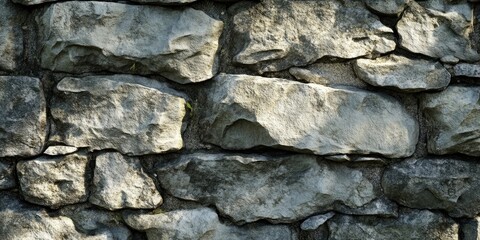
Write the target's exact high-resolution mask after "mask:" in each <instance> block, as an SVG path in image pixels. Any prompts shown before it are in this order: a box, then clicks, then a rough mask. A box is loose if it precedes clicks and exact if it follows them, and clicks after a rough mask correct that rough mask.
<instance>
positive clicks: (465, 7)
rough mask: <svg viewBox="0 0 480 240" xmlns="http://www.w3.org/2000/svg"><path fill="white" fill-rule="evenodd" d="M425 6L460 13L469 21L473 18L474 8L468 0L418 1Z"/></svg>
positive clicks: (451, 13)
mask: <svg viewBox="0 0 480 240" xmlns="http://www.w3.org/2000/svg"><path fill="white" fill-rule="evenodd" d="M418 3H419V4H420V5H422V6H423V7H425V8H427V9H430V10H435V11H439V12H442V13H446V14H450V15H460V16H462V17H463V18H464V19H466V20H467V21H471V20H473V8H472V5H471V4H470V3H468V1H467V0H426V1H418Z"/></svg>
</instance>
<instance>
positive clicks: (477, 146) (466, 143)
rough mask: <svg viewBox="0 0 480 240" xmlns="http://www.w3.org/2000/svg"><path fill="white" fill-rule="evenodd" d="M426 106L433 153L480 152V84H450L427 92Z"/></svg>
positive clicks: (429, 138) (479, 154)
mask: <svg viewBox="0 0 480 240" xmlns="http://www.w3.org/2000/svg"><path fill="white" fill-rule="evenodd" d="M422 110H423V113H424V114H425V117H426V119H427V123H428V127H429V132H428V151H429V152H430V153H433V154H449V153H463V154H466V155H471V156H480V131H479V129H480V87H467V86H450V87H448V88H447V89H446V90H444V91H442V92H439V93H430V94H426V95H425V96H424V98H423V100H422Z"/></svg>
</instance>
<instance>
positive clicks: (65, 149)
mask: <svg viewBox="0 0 480 240" xmlns="http://www.w3.org/2000/svg"><path fill="white" fill-rule="evenodd" d="M76 151H78V148H76V147H72V146H61V145H57V146H49V147H48V148H47V149H46V150H45V151H44V152H43V154H46V155H50V156H58V155H67V154H70V153H74V152H76Z"/></svg>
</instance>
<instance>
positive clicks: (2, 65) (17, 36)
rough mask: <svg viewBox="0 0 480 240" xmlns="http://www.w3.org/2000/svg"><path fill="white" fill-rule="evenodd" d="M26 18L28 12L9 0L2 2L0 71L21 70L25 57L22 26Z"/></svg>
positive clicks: (0, 8) (1, 0)
mask: <svg viewBox="0 0 480 240" xmlns="http://www.w3.org/2000/svg"><path fill="white" fill-rule="evenodd" d="M26 18H27V11H25V10H24V9H22V8H21V7H18V6H16V5H15V4H13V3H11V2H10V1H9V0H0V39H2V40H1V41H0V56H2V57H1V58H0V70H7V71H14V70H17V69H18V68H19V65H20V62H21V61H20V60H21V58H22V55H23V31H22V26H23V24H24V22H25V19H26Z"/></svg>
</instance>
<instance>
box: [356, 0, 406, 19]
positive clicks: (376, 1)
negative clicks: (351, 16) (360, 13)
mask: <svg viewBox="0 0 480 240" xmlns="http://www.w3.org/2000/svg"><path fill="white" fill-rule="evenodd" d="M409 2H410V0H389V1H384V0H365V4H367V6H368V7H369V8H371V9H373V10H374V11H376V12H380V13H383V14H387V15H399V14H400V13H402V12H403V10H404V9H405V7H406V6H407V3H409Z"/></svg>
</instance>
